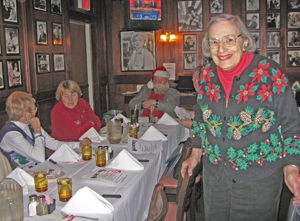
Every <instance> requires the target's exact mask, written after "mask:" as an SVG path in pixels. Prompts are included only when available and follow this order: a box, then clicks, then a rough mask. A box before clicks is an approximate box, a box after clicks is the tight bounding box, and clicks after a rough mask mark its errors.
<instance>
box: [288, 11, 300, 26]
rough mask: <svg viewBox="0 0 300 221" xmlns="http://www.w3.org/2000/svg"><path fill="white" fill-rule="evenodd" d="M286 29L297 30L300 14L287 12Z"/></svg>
mask: <svg viewBox="0 0 300 221" xmlns="http://www.w3.org/2000/svg"><path fill="white" fill-rule="evenodd" d="M287 22H288V24H287V28H299V27H300V12H288V13H287Z"/></svg>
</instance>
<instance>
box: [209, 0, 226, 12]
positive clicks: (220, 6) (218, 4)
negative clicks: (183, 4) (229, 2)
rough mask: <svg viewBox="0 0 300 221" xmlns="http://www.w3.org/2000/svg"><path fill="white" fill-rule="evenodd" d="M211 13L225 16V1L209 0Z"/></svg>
mask: <svg viewBox="0 0 300 221" xmlns="http://www.w3.org/2000/svg"><path fill="white" fill-rule="evenodd" d="M209 13H210V14H223V13H224V1H223V0H209Z"/></svg>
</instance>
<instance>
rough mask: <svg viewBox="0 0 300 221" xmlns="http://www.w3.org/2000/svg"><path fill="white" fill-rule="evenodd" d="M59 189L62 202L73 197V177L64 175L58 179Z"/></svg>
mask: <svg viewBox="0 0 300 221" xmlns="http://www.w3.org/2000/svg"><path fill="white" fill-rule="evenodd" d="M57 190H58V195H59V200H60V201H61V202H67V201H69V199H71V197H72V179H71V178H67V177H62V178H58V179H57Z"/></svg>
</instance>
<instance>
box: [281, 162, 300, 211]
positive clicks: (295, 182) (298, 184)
mask: <svg viewBox="0 0 300 221" xmlns="http://www.w3.org/2000/svg"><path fill="white" fill-rule="evenodd" d="M283 172H284V181H285V184H286V185H287V187H288V188H289V190H290V191H291V192H292V193H293V194H294V200H293V205H294V206H295V205H296V204H298V205H300V174H299V169H298V168H297V166H295V165H287V166H285V168H284V170H283Z"/></svg>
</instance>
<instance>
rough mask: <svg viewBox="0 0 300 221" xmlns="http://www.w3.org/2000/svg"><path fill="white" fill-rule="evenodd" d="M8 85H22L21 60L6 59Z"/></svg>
mask: <svg viewBox="0 0 300 221" xmlns="http://www.w3.org/2000/svg"><path fill="white" fill-rule="evenodd" d="M6 67H7V79H8V87H9V88H11V87H19V86H22V85H23V82H22V74H21V60H20V59H9V60H6Z"/></svg>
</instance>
